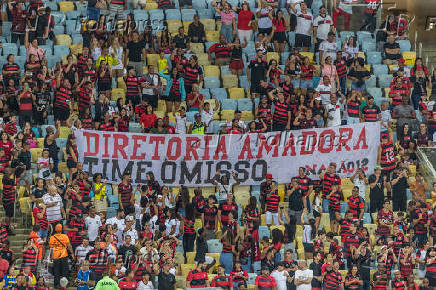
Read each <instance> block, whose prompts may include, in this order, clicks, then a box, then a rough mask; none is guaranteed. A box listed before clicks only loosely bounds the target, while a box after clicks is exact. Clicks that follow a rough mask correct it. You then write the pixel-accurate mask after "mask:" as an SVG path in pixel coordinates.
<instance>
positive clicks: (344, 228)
mask: <svg viewBox="0 0 436 290" xmlns="http://www.w3.org/2000/svg"><path fill="white" fill-rule="evenodd" d="M350 224H351V221H349V220H347V219H341V220H340V221H339V225H340V226H341V228H340V234H341V240H342V242H344V241H345V236H346V235H347V234H348V233H349V232H350Z"/></svg>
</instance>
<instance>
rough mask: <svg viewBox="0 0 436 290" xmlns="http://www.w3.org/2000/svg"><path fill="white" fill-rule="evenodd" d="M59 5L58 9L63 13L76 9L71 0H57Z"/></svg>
mask: <svg viewBox="0 0 436 290" xmlns="http://www.w3.org/2000/svg"><path fill="white" fill-rule="evenodd" d="M58 5H59V11H62V12H64V13H67V12H68V11H73V10H76V8H75V7H74V2H72V1H61V2H58Z"/></svg>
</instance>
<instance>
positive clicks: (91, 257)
mask: <svg viewBox="0 0 436 290" xmlns="http://www.w3.org/2000/svg"><path fill="white" fill-rule="evenodd" d="M85 260H87V261H89V268H90V270H91V271H92V272H93V273H94V275H95V281H96V282H97V283H98V281H100V280H101V279H102V278H103V274H104V271H105V270H106V268H107V263H108V253H107V250H106V249H104V248H102V247H101V244H100V239H99V238H97V239H96V240H95V243H94V249H92V250H91V251H89V252H88V254H87V255H86V258H85Z"/></svg>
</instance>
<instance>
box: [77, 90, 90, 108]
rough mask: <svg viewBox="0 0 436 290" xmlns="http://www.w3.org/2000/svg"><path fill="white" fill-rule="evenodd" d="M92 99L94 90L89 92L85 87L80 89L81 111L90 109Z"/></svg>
mask: <svg viewBox="0 0 436 290" xmlns="http://www.w3.org/2000/svg"><path fill="white" fill-rule="evenodd" d="M91 97H92V90H88V89H86V88H85V87H81V88H80V92H79V111H84V110H85V109H87V108H89V107H90V104H91Z"/></svg>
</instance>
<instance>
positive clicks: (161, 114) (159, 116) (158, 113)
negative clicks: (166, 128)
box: [154, 111, 165, 118]
mask: <svg viewBox="0 0 436 290" xmlns="http://www.w3.org/2000/svg"><path fill="white" fill-rule="evenodd" d="M154 113H155V114H156V117H158V118H163V117H165V111H155V112H154Z"/></svg>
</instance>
